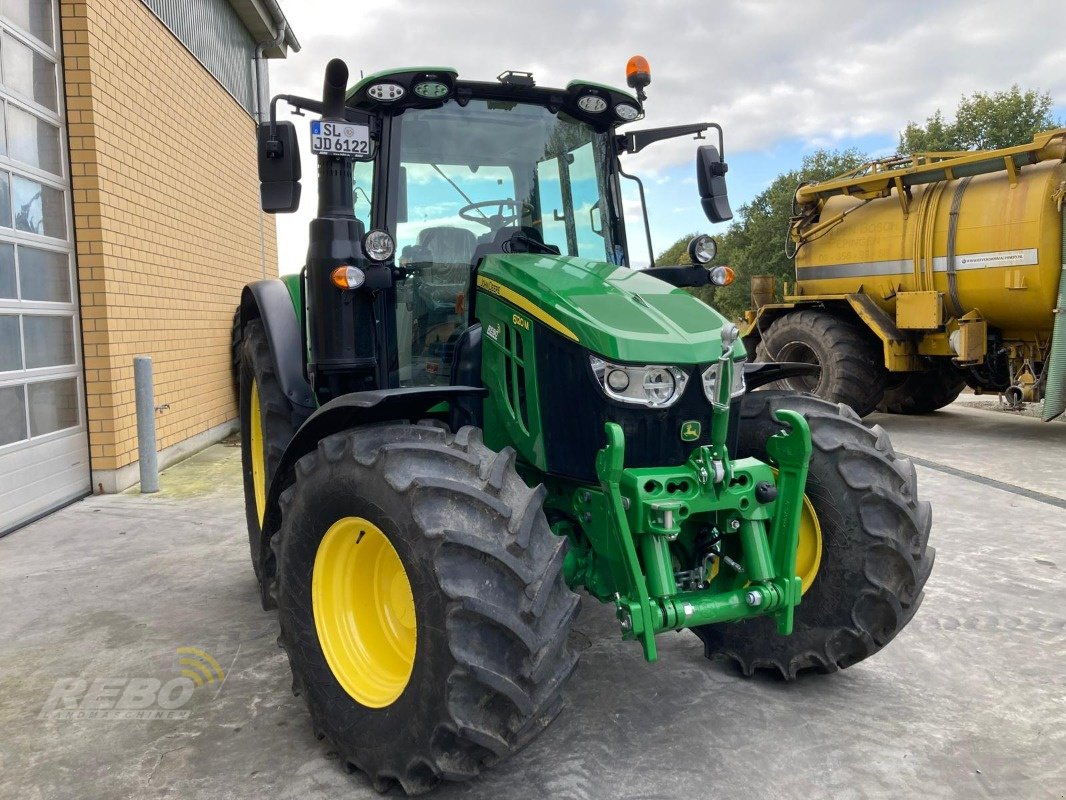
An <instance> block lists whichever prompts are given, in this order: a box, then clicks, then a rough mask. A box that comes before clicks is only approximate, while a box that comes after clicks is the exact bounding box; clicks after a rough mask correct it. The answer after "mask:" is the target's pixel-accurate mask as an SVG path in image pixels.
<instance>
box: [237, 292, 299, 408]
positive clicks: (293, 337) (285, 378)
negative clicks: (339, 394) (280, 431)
mask: <svg viewBox="0 0 1066 800" xmlns="http://www.w3.org/2000/svg"><path fill="white" fill-rule="evenodd" d="M253 319H259V320H261V321H262V323H263V329H264V330H265V331H266V335H267V339H268V340H269V342H270V357H271V358H272V359H273V360H274V374H275V375H277V376H278V382H279V383H280V384H281V389H282V391H283V392H284V393H285V397H287V398H288V400H289V402H290V403H292V404H293V405H294V406H301V407H303V408H305V409H313V408H314V407H315V396H314V392H312V391H311V384H310V383H308V382H307V378H306V377H305V376H304V369H303V365H304V346H303V336H301V335H300V321H299V320H298V319H297V317H296V308H295V307H294V306H293V304H292V297H291V296H290V295H289V290H288V288H286V286H285V284H284V282H282V281H280V280H273V281H256V282H255V283H249V284H248V285H247V286H245V287H244V291H242V292H241V327H242V328H243V327H244V326H245V325H247V324H248V322H249V321H251V320H253Z"/></svg>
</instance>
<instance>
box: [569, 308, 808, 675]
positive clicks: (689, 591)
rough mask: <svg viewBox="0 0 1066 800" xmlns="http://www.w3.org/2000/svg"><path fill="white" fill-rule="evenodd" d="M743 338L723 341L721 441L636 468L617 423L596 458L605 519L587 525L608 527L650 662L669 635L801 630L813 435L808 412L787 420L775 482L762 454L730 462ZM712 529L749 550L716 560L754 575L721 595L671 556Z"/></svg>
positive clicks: (715, 410)
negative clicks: (630, 465) (728, 629)
mask: <svg viewBox="0 0 1066 800" xmlns="http://www.w3.org/2000/svg"><path fill="white" fill-rule="evenodd" d="M735 341H736V329H735V328H733V327H732V326H729V327H728V328H727V329H726V330H724V331H723V335H722V344H723V352H722V356H721V358H720V359H719V361H718V387H717V393H716V398H715V401H714V402H713V403H712V409H711V414H712V417H711V442H710V444H708V445H704V446H701V447H697V448H695V450H694V451H693V452H692V454H691V456H690V457H689V459H688V461H687V462H686V463H685V464H683V465H681V466H678V467H649V468H640V469H625V468H624V461H625V437H624V435H623V432H622V428H621V427H620V426H619V425H617V424H615V423H607V425H606V433H607V446H606V447H604V448H603V449H602V450H601V451H600V453H599V455H598V457H597V460H596V469H597V475H598V477H599V479H600V485H601V487H602V490H603V494H604V500H605V501H606V502H604V503H603V504H602V506H601V508H602V511H603V513H604V515H605V516H606V519H605V520H602V521H597V520H595V518H594V517H593V519H591V520H589V523H588V524H589V526H590V527H600V525H605V526H606V528H607V530H605V531H603V534H604V535H592V536H591V537H590V538H591V539H592V540H593V541H599V542H601V543H602V542H604V541H607V542H609V543H610V545H611V547H610V552H609V553H607V554H604V558H603V563H605V564H610V565H612V566H613V567H614V573H615V574H614V576H613V577H614V585H615V586H616V587H617V594H616V598H615V603H616V606H617V610H618V619H619V623H620V626H621V630H622V635H623V638H626V639H638V640H639V641H640V642H641V644H642V646H643V648H644V655H645V657H646V658H647V659H648V660H649V661H654V660H655V659H656V648H655V634H657V633H659V632H661V631H666V630H678V629H681V628H688V627H693V626H697V625H707V624H711V623H720V622H730V621H734V620H739V619H744V618H746V617H753V616H763V615H770V614H772V615H773V616H774V617H775V619H776V620H777V627H778V630H779V631H780V632H781V633H782V634H788V633H791V631H792V619H793V612H794V608H795V606H796V605H797V604H798V603H799V601H800V596H801V582H800V578H799V577H798V576H797V575H796V574H795V573H796V569H795V563H796V547H797V541H798V530H799V520H800V513H801V510H802V503H803V490H804V486H805V485H806V480H807V464H808V462H809V460H810V454H811V440H810V431H809V428H808V426H807V422H806V420H805V419H804V418H803V417H802V416H801V415H800V414H798V413H795V412H793V411H780V412H778V413H777V415H776V419H777V420H778V422H780V423H782V425H783V426H784V430H782V431H781V432H779V433H777V434H775V435H774V436H772V437H771V438H770V441H769V442H768V443H767V450H768V452H769V454H770V457H771V459H772V460H773V462H774V466H775V467H776V468H777V475H776V476H775V474H774V469H773V468H772V467H771V466H770V465H768V464H765V463H763V462H761V461H758V460H757V459H753V458H744V459H733V458H731V456H730V454H729V451H728V448H727V445H726V440H727V431H728V429H729V403H730V389H731V386H732V377H733V370H734V364H733V345H734V343H735ZM587 494H588V493H587V492H586V493H585V495H587ZM594 505H600V504H599V503H595V504H594ZM597 523H599V524H597ZM708 528H709V529H711V530H714V531H715V533H716V537H717V540H718V541H724V540H725V539H726V538H727V537H731V536H732V537H736V541H737V545H738V546H735V547H731V548H729V550H730V551H731V552H733V553H735V554H739V559H737V560H733V559H731V558H728V557H727V556H726V555H725V554H724V553H723V552H722V549H720V548H718V545H716V548H718V549H715V550H714V551H713V552H714V556H713V557H715V558H722V559H723V560H727V559H728V560H727V563H731V564H732V566H733V568H734V569H736V570H737V571H738V573H739V574H740V575H742V576H743V580H740V581H733V582H731V583H729V584H728V585H725V586H724V587H723V588H721V589H716V587H715V584H716V581H714V580H707V570H706V569H705V567H704V564H702V563H701V564H699V565H697V566H696V567H695V568H694V569H693V570H689V571H687V572H684V571H683V572H681V573H679V572H677V571H675V569H676V564H677V561H678V559H677V554H678V552H685V549H684V548H678V550H674V549H672V548H673V546H674V545H675V543H679V544H684V543H685V542H691V540H692V539H693V538H694V537H695V535H696V534H695V532H696V531H698V530H701V529H708ZM689 550H691V548H689ZM693 573H696V574H697V575H698V577H697V578H696V579H695V580H694V581H686V582H685V586H686V588H683V589H682V588H679V587H678V580H677V579H678V576H679V575H680V574H686V575H692V574H693ZM738 584H739V585H738ZM693 585H694V586H695V588H687V587H691V586H693Z"/></svg>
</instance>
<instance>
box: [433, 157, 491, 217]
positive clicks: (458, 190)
mask: <svg viewBox="0 0 1066 800" xmlns="http://www.w3.org/2000/svg"><path fill="white" fill-rule="evenodd" d="M431 166H432V167H433V169H435V170H437V172H438V174H439V175H440V176H441V177H442V178H444V180H446V181H448V183H450V184H451V185H452V188H453V189H455V191H457V192H459V194H461V195H462V196H463V199H464V200H466V202H467V203H468V204H469V205H474V201H473V200H471V199H470V195H468V194H467V193H466V192H464V191H463V190H462V189H461V188H460V187H459V184H457V183H456V182H455V181H453V180H452V179H451V178H449V177H448V176H447V175H445V174H444V170H442V169H441V168H440V167H438V166H437V165H436V164H433V165H431ZM474 210H475V211H477V213H479V214H480V215H481V218H482V219H488V216H486V214H485V212H484V211H482V210H481V209H480V208H477V209H474Z"/></svg>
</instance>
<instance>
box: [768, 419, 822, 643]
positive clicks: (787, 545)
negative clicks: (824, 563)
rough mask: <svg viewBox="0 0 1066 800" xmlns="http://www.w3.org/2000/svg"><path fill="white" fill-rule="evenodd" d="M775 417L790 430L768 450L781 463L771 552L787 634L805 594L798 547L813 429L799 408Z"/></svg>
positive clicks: (780, 622) (779, 616)
mask: <svg viewBox="0 0 1066 800" xmlns="http://www.w3.org/2000/svg"><path fill="white" fill-rule="evenodd" d="M774 419H776V420H777V421H778V422H780V423H781V424H783V425H784V426H785V427H786V430H783V431H779V432H778V433H775V434H774V435H773V436H771V437H770V438H769V439H767V441H766V452H767V453H769V454H770V458H771V459H773V461H774V462H776V463H777V470H778V473H777V501H776V507H775V509H774V517H773V522H772V523H771V528H770V531H771V537H770V539H771V542H772V544H771V553H770V558H771V560H772V561H773V565H774V571H775V572H776V573H777V575H778V576H779V578H778V580H779V581H781V588H782V591H783V594H784V597H783V601H784V605H783V606H782V607H781V609H780V610H779V611H778V612H776V614H775V617H776V620H777V630H778V632H779V633H781V634H782V635H784V636H787V635H788V634H790V633H792V621H793V618H794V614H795V608H796V606H797V605H799V602H800V597H801V596H802V594H803V582H802V580H801V579H800V578H799V576H798V575H796V548H797V546H798V545H799V523H800V517H801V515H802V513H803V494H804V490H805V489H806V487H807V467H808V465H809V464H810V460H811V429H810V426H809V425H808V424H807V420H806V419H804V417H803V415H802V414H800V413H799V412H798V411H791V410H788V409H779V410H778V411H775V412H774Z"/></svg>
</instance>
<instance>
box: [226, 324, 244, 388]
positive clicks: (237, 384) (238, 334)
mask: <svg viewBox="0 0 1066 800" xmlns="http://www.w3.org/2000/svg"><path fill="white" fill-rule="evenodd" d="M229 353H230V376H231V378H232V379H233V396H234V397H236V398H237V402H238V403H239V402H240V399H241V359H243V358H244V327H243V326H242V325H241V310H240V309H239V308H238V309H237V310H236V311H234V312H233V325H232V326H231V327H230V336H229Z"/></svg>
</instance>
